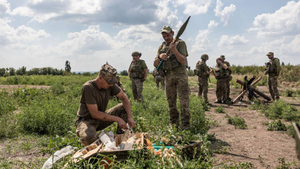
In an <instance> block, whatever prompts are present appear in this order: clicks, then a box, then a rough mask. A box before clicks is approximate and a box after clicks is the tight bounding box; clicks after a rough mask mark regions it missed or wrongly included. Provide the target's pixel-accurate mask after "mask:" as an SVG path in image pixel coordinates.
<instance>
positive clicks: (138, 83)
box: [128, 51, 148, 101]
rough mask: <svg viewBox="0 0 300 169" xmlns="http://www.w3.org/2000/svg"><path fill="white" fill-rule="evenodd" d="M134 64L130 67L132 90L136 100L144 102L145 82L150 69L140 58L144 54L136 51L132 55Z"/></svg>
mask: <svg viewBox="0 0 300 169" xmlns="http://www.w3.org/2000/svg"><path fill="white" fill-rule="evenodd" d="M131 56H132V62H131V64H130V66H129V69H128V73H129V77H130V80H131V89H132V93H133V98H134V100H137V101H143V82H144V81H145V80H146V78H147V75H148V67H147V65H146V63H145V61H144V60H141V59H140V57H141V56H142V53H140V52H138V51H134V52H133V53H132V55H131Z"/></svg>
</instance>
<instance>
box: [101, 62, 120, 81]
mask: <svg viewBox="0 0 300 169" xmlns="http://www.w3.org/2000/svg"><path fill="white" fill-rule="evenodd" d="M99 75H101V76H102V77H103V78H104V80H105V81H106V82H107V83H109V84H113V83H117V78H116V76H117V70H116V69H115V68H114V67H112V66H111V65H109V64H108V63H106V64H104V65H103V66H102V67H101V69H100V72H99Z"/></svg>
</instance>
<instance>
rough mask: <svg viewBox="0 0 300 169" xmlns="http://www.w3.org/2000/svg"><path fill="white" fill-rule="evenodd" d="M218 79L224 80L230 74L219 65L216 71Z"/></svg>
mask: <svg viewBox="0 0 300 169" xmlns="http://www.w3.org/2000/svg"><path fill="white" fill-rule="evenodd" d="M215 73H216V79H223V78H226V77H228V76H229V74H228V72H226V70H225V69H224V68H223V67H222V66H221V65H217V66H216V69H215Z"/></svg>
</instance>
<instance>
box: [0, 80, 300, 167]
mask: <svg viewBox="0 0 300 169" xmlns="http://www.w3.org/2000/svg"><path fill="white" fill-rule="evenodd" d="M95 77H96V75H92V76H83V75H71V76H51V75H36V76H11V77H0V84H2V85H13V84H14V85H21V84H23V85H48V86H49V88H48V89H39V88H30V87H21V88H2V89H1V90H0V168H41V167H42V166H43V163H44V162H45V161H46V160H47V158H49V157H50V156H51V155H52V154H53V153H54V152H55V151H57V150H60V149H61V148H63V147H65V146H67V145H71V146H74V147H78V149H80V148H82V147H81V145H80V142H79V139H78V138H77V137H76V133H75V125H74V122H75V120H76V112H77V110H78V107H79V99H80V92H81V86H82V85H83V83H85V82H86V81H87V80H90V79H93V78H95ZM234 77H235V78H240V77H241V79H242V76H241V75H236V76H234ZM263 81H264V80H262V83H261V85H264V84H265V83H264V82H263ZM121 82H122V83H123V86H124V87H125V89H126V90H127V92H126V94H127V95H128V97H129V99H130V101H131V108H132V113H133V117H134V120H135V121H136V127H135V129H134V132H136V133H138V132H147V133H149V136H150V140H151V141H152V142H153V143H157V144H159V143H160V141H161V139H162V138H163V137H164V138H167V139H168V140H173V141H174V142H177V141H178V140H181V141H182V144H185V143H187V142H189V141H191V140H200V141H201V151H199V152H197V153H196V154H195V156H194V158H189V157H187V156H185V155H182V152H180V149H178V150H175V153H176V155H177V156H178V158H179V161H180V162H178V161H177V160H175V159H168V160H164V159H163V158H162V157H156V156H153V155H151V154H146V155H145V154H143V155H141V154H139V153H132V154H131V156H130V157H129V158H128V159H127V160H126V162H119V161H115V160H114V157H109V158H110V159H111V160H113V163H112V164H113V167H114V168H213V167H214V166H213V158H212V155H213V153H217V152H213V150H212V149H211V142H212V141H213V140H214V136H213V135H209V134H208V130H209V128H210V126H211V125H214V122H212V121H210V120H208V118H207V117H206V116H205V111H207V110H209V109H210V107H209V106H208V105H206V104H205V103H204V102H203V100H202V99H200V98H198V97H197V96H195V95H193V94H192V95H191V96H190V111H191V128H190V130H189V131H177V130H176V129H174V128H171V127H170V125H169V114H168V106H167V101H166V97H165V94H164V92H163V91H162V90H157V89H156V85H155V83H154V79H153V77H152V76H149V78H148V79H147V81H146V82H145V83H144V91H143V95H144V100H145V101H144V102H142V103H139V102H135V101H134V100H133V96H132V93H131V87H130V80H129V78H128V77H127V76H123V77H121ZM189 82H190V86H191V87H196V86H197V80H196V77H195V76H194V77H189ZM214 85H215V79H214V78H211V83H210V86H214ZM232 85H233V86H234V87H239V86H235V85H236V84H235V83H234V82H232ZM117 103H118V101H117V100H111V101H110V102H109V105H108V108H110V107H113V106H114V105H116V104H117ZM281 104H282V105H283V103H281ZM283 106H285V107H287V106H286V105H283ZM178 107H179V103H178ZM259 108H260V109H263V110H264V111H265V112H267V113H268V115H269V116H272V114H270V111H268V109H266V108H261V107H259ZM273 109H276V107H275V108H274V107H273ZM289 110H291V111H292V110H294V109H293V108H289ZM293 112H295V117H296V116H297V117H299V110H298V111H297V110H295V111H293ZM272 117H273V116H272ZM286 118H294V117H290V116H289V117H286ZM275 119H276V118H275ZM297 119H299V118H297ZM116 126H117V124H115V125H112V126H111V127H109V129H108V130H112V131H115V130H116ZM69 159H70V156H68V157H66V158H64V159H62V160H60V161H59V162H58V163H57V164H56V165H55V166H54V168H62V167H63V166H64V165H65V164H66V163H67V162H69ZM102 159H103V158H99V160H98V161H101V160H102ZM69 163H70V162H69ZM81 167H84V168H101V165H100V162H99V163H89V162H88V161H83V162H81V163H80V164H72V163H71V164H69V166H67V167H66V168H81ZM218 167H220V168H252V167H253V166H252V164H251V163H238V164H233V165H230V166H228V165H224V166H218Z"/></svg>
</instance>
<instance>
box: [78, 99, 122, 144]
mask: <svg viewBox="0 0 300 169" xmlns="http://www.w3.org/2000/svg"><path fill="white" fill-rule="evenodd" d="M106 114H110V115H114V116H118V117H120V118H122V119H123V120H124V121H125V122H127V120H128V117H127V113H126V110H125V108H124V107H123V105H122V103H120V104H118V105H116V106H114V107H112V108H110V109H109V110H108V111H107V112H106ZM112 123H113V122H111V121H101V120H97V119H82V120H78V122H77V125H76V134H77V136H78V137H79V138H80V142H81V144H82V145H83V146H86V145H89V144H91V143H92V142H94V141H95V140H96V139H97V131H99V130H103V129H105V128H106V127H108V126H109V125H111V124H112ZM122 133H124V132H123V131H122V129H121V128H120V127H119V125H118V129H117V134H122Z"/></svg>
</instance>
